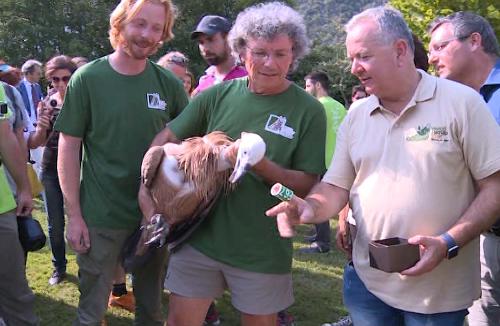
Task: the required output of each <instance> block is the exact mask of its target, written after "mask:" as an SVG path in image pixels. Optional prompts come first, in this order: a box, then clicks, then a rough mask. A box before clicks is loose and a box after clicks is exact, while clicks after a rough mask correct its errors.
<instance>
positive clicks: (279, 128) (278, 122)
mask: <svg viewBox="0 0 500 326" xmlns="http://www.w3.org/2000/svg"><path fill="white" fill-rule="evenodd" d="M265 129H266V130H267V131H269V132H272V133H273V134H276V135H280V136H283V137H285V138H288V139H293V136H294V135H295V130H293V129H292V127H289V126H287V125H286V117H284V116H281V115H275V114H270V115H269V119H267V122H266V127H265Z"/></svg>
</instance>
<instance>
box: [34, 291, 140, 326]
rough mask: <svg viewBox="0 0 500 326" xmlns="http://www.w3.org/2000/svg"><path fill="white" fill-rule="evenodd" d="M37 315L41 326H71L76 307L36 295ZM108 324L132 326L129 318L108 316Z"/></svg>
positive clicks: (111, 325) (112, 325)
mask: <svg viewBox="0 0 500 326" xmlns="http://www.w3.org/2000/svg"><path fill="white" fill-rule="evenodd" d="M36 313H37V315H38V316H39V317H40V325H41V326H49V325H50V326H53V325H71V324H72V322H73V320H74V318H75V317H76V307H74V306H72V305H69V304H67V303H65V302H64V301H62V300H54V298H51V297H49V296H45V295H42V294H37V295H36ZM106 322H107V323H108V325H110V326H115V325H117V326H121V325H130V324H131V320H130V318H127V317H119V316H114V315H111V314H109V313H108V314H106Z"/></svg>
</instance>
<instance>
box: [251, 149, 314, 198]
mask: <svg viewBox="0 0 500 326" xmlns="http://www.w3.org/2000/svg"><path fill="white" fill-rule="evenodd" d="M252 170H253V171H254V172H255V173H256V174H258V175H259V176H260V177H262V178H263V179H264V181H265V182H266V183H268V184H269V185H270V186H271V185H273V184H275V183H276V182H279V183H281V184H283V185H285V186H287V187H288V188H290V189H292V190H293V191H294V192H295V194H296V195H297V196H299V197H304V196H305V195H306V194H307V193H308V192H309V191H310V190H311V188H312V187H313V186H314V184H316V182H318V180H319V177H318V175H316V174H311V173H306V172H303V171H297V170H291V169H286V168H283V167H281V166H280V165H278V164H276V163H274V162H273V161H271V160H269V159H267V158H263V159H262V160H261V161H260V162H259V163H257V164H256V165H255V166H254V167H253V169H252Z"/></svg>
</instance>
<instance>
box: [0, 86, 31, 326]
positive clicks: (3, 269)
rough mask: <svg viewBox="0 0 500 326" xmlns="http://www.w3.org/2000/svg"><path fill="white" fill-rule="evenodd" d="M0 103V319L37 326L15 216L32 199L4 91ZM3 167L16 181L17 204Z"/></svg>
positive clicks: (27, 210)
mask: <svg viewBox="0 0 500 326" xmlns="http://www.w3.org/2000/svg"><path fill="white" fill-rule="evenodd" d="M0 105H1V109H2V110H1V111H0V112H1V113H0V248H2V250H0V275H2V277H1V278H0V293H1V294H2V295H0V322H2V321H3V322H4V323H7V325H38V318H37V317H36V315H35V312H34V309H33V308H34V301H35V296H34V294H33V292H32V291H31V289H30V287H29V286H28V281H27V280H26V273H25V268H24V252H23V248H22V247H21V243H20V242H19V235H18V232H17V218H16V215H18V216H24V215H29V214H30V213H31V210H32V209H33V199H32V197H31V189H30V185H29V182H28V175H27V173H26V168H25V166H26V163H25V161H24V155H23V153H22V151H21V148H20V146H19V143H18V141H17V139H16V136H15V135H14V133H13V132H12V129H11V127H10V124H9V121H8V119H9V117H10V115H11V114H12V111H10V109H8V107H7V102H6V96H5V93H4V92H0ZM4 166H5V167H4ZM4 168H6V169H7V170H8V171H9V172H10V173H11V175H12V177H13V178H14V181H15V182H16V186H17V203H16V201H15V200H14V196H13V194H12V192H11V190H10V187H9V184H8V183H7V178H6V176H5V171H4Z"/></svg>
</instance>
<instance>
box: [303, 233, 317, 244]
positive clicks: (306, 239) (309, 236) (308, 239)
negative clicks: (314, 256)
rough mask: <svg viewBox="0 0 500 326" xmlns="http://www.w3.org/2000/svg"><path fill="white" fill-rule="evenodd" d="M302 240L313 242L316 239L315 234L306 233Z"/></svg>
mask: <svg viewBox="0 0 500 326" xmlns="http://www.w3.org/2000/svg"><path fill="white" fill-rule="evenodd" d="M304 241H305V242H309V243H313V242H315V241H316V234H313V235H306V236H305V237H304Z"/></svg>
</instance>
